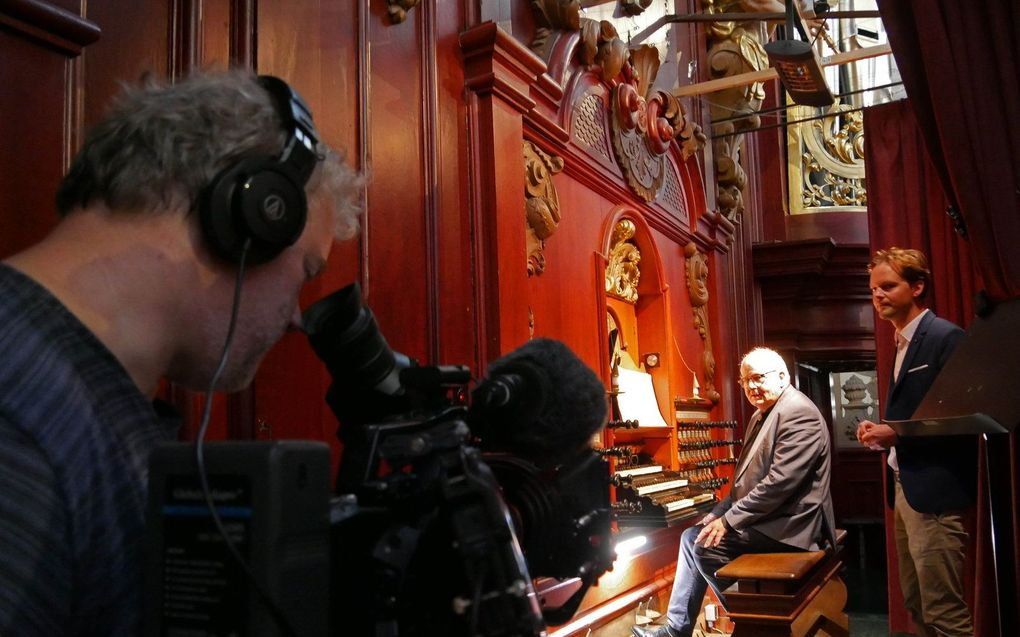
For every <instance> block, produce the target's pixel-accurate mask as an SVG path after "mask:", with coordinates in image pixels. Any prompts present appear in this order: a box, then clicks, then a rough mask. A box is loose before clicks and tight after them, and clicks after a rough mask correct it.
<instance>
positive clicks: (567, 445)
mask: <svg viewBox="0 0 1020 637" xmlns="http://www.w3.org/2000/svg"><path fill="white" fill-rule="evenodd" d="M304 324H305V329H306V332H307V334H308V338H309V340H310V342H311V344H312V347H313V349H314V350H315V352H316V354H317V355H318V356H319V357H320V358H321V359H322V361H323V362H324V363H325V364H326V367H327V369H328V370H329V372H330V374H331V377H332V381H333V382H332V385H331V386H330V388H329V390H328V392H327V395H326V401H327V403H328V404H329V405H330V407H331V408H332V410H333V411H334V413H335V414H336V416H337V418H338V420H339V421H340V427H339V429H338V436H339V438H340V439H341V441H342V443H343V455H342V458H341V462H340V467H339V471H338V473H337V480H336V485H335V493H334V497H333V498H332V500H331V501H330V504H329V505H328V517H329V525H328V534H329V542H328V550H326V551H323V550H322V549H323V546H322V542H319V541H318V540H317V539H312V538H319V537H320V536H321V533H320V532H321V531H323V529H324V528H325V526H324V524H320V522H321V518H322V517H323V516H322V515H320V513H321V512H323V511H325V506H326V505H325V504H323V505H321V506H319V505H309V504H308V501H309V500H313V501H314V500H316V498H317V497H318V496H309V495H308V494H307V491H308V490H309V489H311V490H313V491H314V490H316V489H320V488H321V487H322V485H321V483H320V482H318V481H319V480H320V478H319V476H321V475H322V473H323V462H324V458H325V469H326V471H328V455H323V454H320V456H319V457H318V458H317V460H315V461H311V460H309V462H307V463H305V464H302V461H298V460H295V458H300V457H307V458H311V456H302V455H301V454H300V453H297V452H295V453H291V454H288V453H286V452H283V451H281V450H280V449H277V448H274V447H267V446H265V445H279V444H282V443H261V444H262V445H263V446H262V447H258V445H259V444H260V443H219V445H221V446H220V447H218V445H217V444H216V443H213V444H210V445H209V449H208V465H209V467H210V471H209V473H210V483H212V484H216V483H217V482H216V481H214V480H213V478H218V480H219V483H220V484H225V485H226V487H227V488H224V489H220V491H219V492H218V495H217V496H216V497H215V498H214V500H215V501H216V503H217V508H219V507H220V506H221V505H222V506H223V508H222V509H220V511H221V517H222V513H223V512H224V511H227V512H231V511H233V512H234V513H235V514H236V513H237V511H238V510H241V511H242V513H241V514H237V516H236V518H235V520H234V523H235V526H234V528H232V529H231V530H230V531H229V533H230V534H231V535H232V537H234V539H235V543H237V544H241V545H242V547H243V548H244V549H245V551H244V552H246V553H247V558H246V559H247V561H249V562H251V563H252V568H251V570H252V572H253V573H254V576H253V577H249V579H251V580H253V582H252V583H253V584H254V581H257V580H259V579H260V578H261V579H263V580H264V581H265V582H266V591H267V592H266V593H265V596H266V597H268V598H270V599H274V600H276V602H277V603H274V604H272V605H275V606H278V607H279V608H278V610H274V609H270V610H272V611H273V612H267V611H266V609H265V606H266V604H261V603H260V602H258V601H256V599H255V596H254V594H252V595H251V599H250V600H249V602H248V604H249V605H248V607H247V608H248V609H249V611H250V613H251V614H253V615H258V616H259V617H260V618H266V619H268V617H267V616H268V615H276V619H275V621H270V622H268V626H267V624H266V622H261V621H255V620H251V621H249V622H247V623H246V624H245V626H244V628H243V629H242V632H247V634H259V635H262V634H265V635H276V634H286V632H288V630H289V631H291V632H294V633H296V634H301V635H305V634H306V633H315V634H320V633H323V627H324V626H325V625H326V621H325V617H323V618H322V620H321V621H319V620H318V619H317V618H309V615H310V614H311V615H315V614H316V611H315V610H314V607H315V603H313V602H312V601H310V600H312V599H322V600H326V599H327V597H326V595H325V593H324V592H323V591H322V589H323V588H324V586H323V584H324V583H325V582H324V581H323V576H324V575H325V576H326V579H328V590H329V594H328V609H329V610H328V632H329V634H350V635H359V636H360V635H375V636H377V637H383V636H392V637H398V636H399V637H413V636H419V635H440V634H442V635H454V636H457V635H464V636H469V635H470V636H471V637H475V636H485V637H490V636H491V637H502V636H506V637H516V636H526V637H531V636H538V635H544V634H546V630H545V627H546V624H561V623H564V622H566V621H567V620H568V619H569V618H570V617H572V616H573V614H574V613H575V612H576V610H577V608H578V605H579V604H580V602H581V600H582V598H583V596H584V594H585V593H586V592H587V590H588V588H589V587H590V586H591V585H592V584H594V583H595V582H596V581H597V579H598V578H599V576H601V575H602V574H603V573H604V572H605V571H606V570H608V569H609V567H610V566H611V564H612V562H613V559H614V558H615V554H614V551H613V546H612V539H611V530H610V522H611V507H610V503H609V470H608V466H607V465H606V463H605V461H604V460H603V459H602V458H601V457H600V456H599V455H598V454H596V453H595V452H594V451H592V449H591V445H590V442H591V439H592V436H593V435H594V434H595V433H596V432H597V431H599V430H600V429H601V427H602V426H603V425H604V424H605V419H606V399H605V388H604V387H603V385H602V383H601V381H600V380H599V379H598V377H597V376H596V375H595V374H594V373H593V372H592V371H591V369H589V368H588V367H587V366H586V365H585V364H584V363H582V362H581V361H580V360H579V359H578V358H577V357H576V356H575V355H574V354H573V353H572V352H571V351H570V350H569V349H568V348H567V347H566V346H564V345H563V344H562V343H559V342H557V341H553V340H549V339H536V340H532V341H529V342H528V343H527V344H525V345H524V346H522V347H521V348H519V349H517V350H515V351H513V352H511V353H510V354H508V355H506V356H504V357H503V358H500V359H498V360H497V361H494V362H493V363H492V364H491V365H490V366H489V369H488V374H487V376H486V378H484V379H482V380H481V381H480V382H478V383H477V384H476V386H475V387H474V389H473V390H471V391H469V388H470V384H471V380H472V379H471V374H470V371H469V370H468V368H467V367H464V366H458V365H446V366H419V365H417V364H416V363H415V362H414V361H413V360H411V359H409V358H408V357H406V356H404V355H402V354H399V353H396V352H394V351H393V350H392V349H390V347H389V346H388V345H387V343H386V340H385V338H383V336H382V334H381V333H380V332H379V329H378V326H377V324H376V322H375V319H374V317H373V315H372V312H371V310H369V309H368V308H367V307H365V306H364V305H363V304H362V302H361V295H360V290H359V288H358V286H357V285H352V286H348V287H346V288H344V289H342V290H339V291H337V292H335V293H333V294H332V295H330V296H328V297H326V298H324V299H322V300H321V301H319V302H317V303H315V304H314V305H313V306H311V307H310V308H309V309H308V310H307V311H306V312H305V315H304ZM469 396H470V399H469ZM300 444H303V445H305V446H307V445H309V444H314V443H299V446H300ZM234 447H239V450H237V451H235V450H234ZM253 449H254V450H255V451H253ZM258 449H262V450H263V451H257V450H258ZM160 451H162V450H160ZM302 451H303V450H302ZM241 457H243V458H245V460H238V458H241ZM306 465H307V466H306ZM189 466H190V465H189V462H188V460H187V458H186V457H185V456H184V452H183V451H180V450H178V451H176V452H175V451H173V450H167V451H166V452H165V453H160V452H157V453H156V454H154V457H153V463H152V472H151V473H152V475H151V476H150V494H151V495H150V537H151V539H152V545H151V546H150V555H154V556H156V557H155V558H154V559H155V560H156V562H157V564H156V567H155V568H154V569H152V568H150V578H149V581H150V582H155V584H154V585H153V586H150V589H151V590H150V593H149V597H148V598H149V606H150V608H153V607H154V608H155V609H156V610H155V612H154V613H147V631H149V632H152V633H155V630H156V627H157V626H162V627H166V626H167V625H170V624H173V625H174V626H177V627H190V628H195V627H196V626H197V625H198V624H197V623H196V622H198V621H199V620H196V619H195V618H194V617H195V616H197V615H198V614H203V613H204V614H207V615H208V614H210V613H209V612H207V611H208V609H209V608H211V607H213V606H215V604H212V603H210V604H207V605H206V607H205V610H202V609H199V610H200V611H201V612H196V611H195V608H194V607H189V613H190V615H191V616H192V617H191V619H188V618H186V617H185V618H182V614H181V613H180V612H177V611H175V610H174V609H173V606H174V604H177V603H178V602H177V601H176V600H179V599H180V598H181V597H184V596H183V595H181V594H180V590H182V589H183V588H185V585H187V586H191V585H192V584H191V583H190V582H186V581H185V582H183V583H181V582H173V583H172V586H173V587H174V590H175V591H177V592H175V593H174V594H173V596H171V597H172V599H171V598H168V593H167V590H169V587H170V586H171V584H168V583H167V580H166V578H167V577H168V576H173V574H174V571H171V570H168V567H167V563H168V559H170V558H172V559H173V563H174V564H175V565H180V564H185V563H187V562H189V560H185V559H182V558H183V557H184V556H185V554H187V555H188V556H193V555H199V556H200V558H201V560H205V559H206V557H201V556H202V555H206V556H207V555H208V551H207V552H206V553H205V554H202V553H200V552H196V551H195V550H192V548H189V547H191V546H194V545H196V544H198V540H197V539H196V538H199V537H202V538H204V539H205V540H206V545H208V543H209V542H210V541H212V542H213V544H215V541H214V539H215V538H212V537H211V536H212V534H211V533H210V532H209V531H208V526H205V527H202V528H205V529H206V531H205V535H203V536H199V535H195V534H196V531H194V529H192V528H191V527H188V529H187V533H186V534H185V535H188V534H190V535H189V537H190V539H189V540H188V542H190V544H188V542H185V541H178V540H173V538H174V537H175V536H177V535H180V534H179V533H176V531H174V529H176V528H179V526H180V521H179V520H176V519H171V518H172V517H173V514H174V512H180V511H185V512H187V511H192V512H193V511H194V506H192V507H191V509H189V508H188V506H184V507H182V504H184V505H187V504H188V503H186V502H184V503H182V502H179V501H172V502H171V501H170V500H171V498H174V497H177V495H178V494H180V493H183V494H186V495H188V494H191V495H193V491H194V490H193V489H190V490H189V488H188V487H190V486H192V482H193V481H192V482H189V476H188V475H187V472H188V470H189ZM217 466H218V467H219V468H218V469H217ZM238 474H242V477H243V475H247V474H251V476H252V479H251V480H250V481H249V482H245V481H243V480H241V481H240V482H239V476H238ZM302 475H303V476H304V478H301V477H300V476H302ZM266 476H269V478H267V477H266ZM309 476H314V478H312V479H311V481H309ZM267 480H268V481H269V482H273V484H272V485H269V484H266V483H267ZM327 480H328V479H327ZM249 483H250V484H251V485H252V486H251V488H250V489H248V490H247V491H245V490H244V489H243V488H237V487H238V485H239V484H242V485H243V484H249ZM313 483H314V484H313ZM295 485H304V486H303V487H302V488H303V489H304V491H305V493H304V495H299V494H297V493H295V494H293V495H291V494H290V491H291V490H295V489H297V487H296V486H295ZM281 490H282V491H283V492H282V493H281V492H280V491H281ZM235 493H242V494H243V498H242V500H243V501H242V500H238V501H237V502H235V501H234V500H231V498H236V497H241V496H234V495H232V494H235ZM316 493H319V492H318V491H316ZM260 494H261V495H260ZM302 498H303V499H302ZM260 502H265V503H266V504H265V505H260V504H259V503H260ZM297 502H304V503H305V504H302V505H300V506H298V505H297V504H295V503H297ZM168 503H169V505H171V506H168ZM239 503H240V506H238V504H239ZM246 503H247V504H246ZM245 507H248V508H247V509H246V508H245ZM260 509H264V510H266V511H268V512H269V514H270V515H271V516H272V517H273V518H274V519H272V520H269V521H268V522H266V521H265V520H264V518H265V517H266V516H265V515H262V516H260V515H259V510H260ZM246 510H247V511H250V513H249V514H248V515H250V517H251V521H250V522H249V523H247V524H245V523H244V520H245V519H246V518H245V514H244V513H243V511H246ZM307 511H311V512H312V513H311V515H310V516H308V515H307V513H306V512H307ZM168 512H169V513H168ZM303 516H304V517H307V518H308V522H307V524H304V525H302V524H301V523H300V521H299V519H298V518H300V517H303ZM154 518H155V521H154ZM275 518H284V519H286V520H287V522H286V524H288V525H289V527H290V528H291V529H292V531H290V532H284V531H282V530H281V529H280V524H281V523H280V522H279V521H278V520H276V519H275ZM260 519H261V520H262V522H259V520H260ZM192 523H194V522H193V521H192ZM260 524H261V526H260ZM297 527H302V528H304V529H305V530H304V531H301V532H298V531H297V530H296V529H297ZM260 529H261V530H260ZM284 536H287V537H284ZM182 547H184V548H182ZM324 553H328V564H329V567H328V574H326V573H325V569H324V568H323V565H322V564H321V559H320V558H321V557H322V556H323V554H324ZM168 556H169V557H168ZM201 560H199V561H198V562H196V561H195V560H190V562H192V563H196V564H200V565H201V564H205V562H202V561H201ZM223 561H224V564H223V568H222V569H217V570H216V573H217V576H216V578H217V580H218V581H220V580H222V581H226V580H227V579H228V578H227V577H225V576H224V577H220V576H219V573H221V571H222V573H225V574H229V573H234V571H236V568H235V569H232V567H230V565H228V564H226V562H227V561H229V560H226V558H224V560H223ZM152 562H153V559H150V564H151V563H152ZM174 568H178V566H175V567H174ZM203 568H205V567H203ZM168 574H169V575H168ZM234 574H235V575H236V573H234ZM188 575H189V577H190V576H191V574H190V572H189V573H188ZM536 578H553V579H556V580H574V581H575V586H576V590H575V592H574V593H573V594H572V595H571V596H570V597H569V599H567V601H565V602H564V603H562V604H561V605H559V606H558V607H556V608H551V607H544V604H543V603H542V599H541V596H540V595H539V594H538V593H536V590H535V585H534V582H535V579H536ZM575 578H576V580H575ZM206 579H207V580H210V579H212V578H211V577H210V578H206ZM244 584H246V583H245V582H240V583H239V584H238V586H236V587H235V586H232V585H230V584H224V585H223V586H222V587H221V588H222V593H223V595H225V596H226V597H228V598H231V599H234V600H235V601H236V602H237V603H236V604H235V606H234V608H236V611H234V612H240V613H243V610H241V609H242V608H243V606H244V604H243V603H242V600H238V597H239V596H241V597H243V594H241V593H238V592H237V591H238V590H246V588H240V587H242V586H243V585H244ZM168 599H171V601H172V602H173V603H171V604H170V607H171V610H170V611H168V610H167V608H168ZM178 610H179V609H178ZM214 614H215V613H214ZM325 614H326V613H324V615H325ZM152 615H155V616H156V619H157V620H158V621H151V620H150V619H151V616H152ZM229 615H230V613H228V612H226V611H224V612H220V613H219V614H218V615H217V618H216V621H215V622H211V623H215V624H216V625H217V628H216V630H215V631H210V632H208V633H206V634H217V635H218V634H230V632H229V630H225V629H223V626H224V624H225V623H229ZM189 622H190V623H189ZM275 624H280V625H283V626H288V625H289V626H291V627H297V629H294V628H288V629H281V631H280V632H276V631H275V630H274V629H273V628H272V626H274V625H275ZM255 626H263V628H255ZM163 634H167V633H165V632H163ZM189 634H191V633H189ZM196 634H201V633H196Z"/></svg>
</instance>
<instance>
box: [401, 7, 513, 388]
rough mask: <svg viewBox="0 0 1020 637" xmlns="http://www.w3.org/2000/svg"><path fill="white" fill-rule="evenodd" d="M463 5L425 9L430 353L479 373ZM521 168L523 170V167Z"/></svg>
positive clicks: (440, 361) (477, 310)
mask: <svg viewBox="0 0 1020 637" xmlns="http://www.w3.org/2000/svg"><path fill="white" fill-rule="evenodd" d="M463 4H464V3H442V10H438V9H439V3H436V5H435V8H433V6H431V5H430V6H428V7H420V8H423V9H427V10H426V11H425V15H426V17H428V18H429V19H430V20H431V23H432V25H433V26H432V30H433V31H434V32H435V60H434V61H432V62H431V63H430V64H429V65H428V66H429V67H430V69H431V71H430V72H432V73H434V75H435V77H434V90H435V92H436V99H435V103H434V104H433V106H432V108H433V109H434V111H435V112H434V115H433V118H434V123H433V125H432V129H431V136H430V139H428V143H429V144H430V145H431V147H430V150H429V153H430V156H431V157H433V158H434V164H435V165H434V167H433V169H432V172H431V178H430V179H429V180H428V183H427V187H428V188H429V189H431V191H432V197H433V202H434V204H433V205H434V210H435V226H436V228H435V237H436V246H437V251H438V254H437V255H436V257H435V263H436V269H437V272H436V280H435V282H434V283H433V289H432V293H433V294H434V295H435V296H436V297H437V298H436V299H434V300H433V304H434V306H435V307H434V314H435V319H434V321H433V329H434V332H435V338H437V339H438V349H437V350H436V351H435V352H434V355H435V360H434V361H432V362H439V363H457V364H474V365H475V370H476V371H478V369H479V367H480V365H479V364H478V363H479V362H480V361H477V360H476V358H475V357H476V355H477V353H478V352H479V351H480V348H478V347H477V342H476V330H475V320H476V317H477V316H479V315H480V310H479V308H478V307H477V306H476V305H475V303H474V294H473V293H472V286H473V283H474V276H475V272H474V261H473V258H472V251H471V249H470V246H471V243H472V223H471V221H472V219H471V216H470V215H469V214H466V211H468V210H469V201H470V199H469V188H468V186H467V184H468V179H469V175H471V174H472V173H473V172H474V169H473V167H472V164H471V163H470V160H469V158H468V130H467V127H466V126H465V125H464V122H466V121H467V119H468V115H467V113H468V105H467V102H466V100H465V96H464V83H465V75H464V65H463V63H462V61H461V49H460V41H459V37H458V34H459V32H460V30H461V29H462V28H463V25H464V24H465V22H466V20H467V18H466V16H465V15H464V14H465V13H466V10H465V9H464V8H463ZM522 170H523V167H522Z"/></svg>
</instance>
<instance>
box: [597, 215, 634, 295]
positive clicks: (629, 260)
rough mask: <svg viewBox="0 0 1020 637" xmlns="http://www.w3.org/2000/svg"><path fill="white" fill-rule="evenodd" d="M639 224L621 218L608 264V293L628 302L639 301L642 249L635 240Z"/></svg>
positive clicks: (610, 246)
mask: <svg viewBox="0 0 1020 637" xmlns="http://www.w3.org/2000/svg"><path fill="white" fill-rule="evenodd" d="M635 232H637V226H635V225H634V222H633V221H631V220H630V219H621V220H620V221H618V222H617V223H616V226H615V227H614V228H613V236H612V237H611V239H610V245H609V264H608V265H607V266H606V294H609V295H610V296H614V297H616V298H618V299H620V300H621V301H626V302H627V303H637V300H638V290H637V289H638V283H640V282H641V250H639V249H638V247H637V245H636V244H635V243H634V242H633V239H634V233H635Z"/></svg>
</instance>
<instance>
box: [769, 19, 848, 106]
mask: <svg viewBox="0 0 1020 637" xmlns="http://www.w3.org/2000/svg"><path fill="white" fill-rule="evenodd" d="M793 11H794V9H793V0H786V39H784V40H775V41H774V42H769V43H768V44H766V45H765V53H766V54H767V55H768V56H769V64H770V65H771V66H772V68H774V69H775V70H776V74H777V75H779V81H780V82H782V83H783V88H785V89H786V92H787V93H788V94H789V95H790V99H791V100H793V102H794V103H795V104H803V105H804V106H829V105H831V104H832V103H833V102H834V101H835V98H833V97H832V92H831V91H830V90H829V85H828V84H826V83H825V74H824V73H823V72H822V63H821V61H820V60H819V59H818V56H817V54H815V50H814V48H813V47H812V46H811V45H810V44H808V43H807V42H803V41H801V40H794V39H792V38H793Z"/></svg>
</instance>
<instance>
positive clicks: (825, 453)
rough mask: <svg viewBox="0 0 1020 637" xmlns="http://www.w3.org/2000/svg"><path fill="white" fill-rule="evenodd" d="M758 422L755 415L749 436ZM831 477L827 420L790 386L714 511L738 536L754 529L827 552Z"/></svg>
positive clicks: (831, 525)
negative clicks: (742, 531)
mask: <svg viewBox="0 0 1020 637" xmlns="http://www.w3.org/2000/svg"><path fill="white" fill-rule="evenodd" d="M760 417H761V413H760V412H755V414H754V416H752V418H751V425H749V426H748V428H747V431H748V432H750V431H751V428H752V426H753V424H754V423H755V422H756V421H757V419H758V418H760ZM745 446H746V445H745ZM830 472H831V453H830V446H829V428H828V426H827V425H826V423H825V419H824V418H822V414H821V413H819V411H818V408H817V407H815V405H814V403H812V402H811V400H810V399H809V398H808V397H807V396H805V395H804V394H802V393H800V391H798V390H797V389H796V388H795V387H793V386H792V385H791V386H789V387H787V388H786V389H785V390H783V393H782V394H780V396H779V400H778V401H776V404H775V405H774V406H773V407H772V409H771V410H770V411H769V412H768V413H767V416H766V417H765V421H764V422H763V423H762V425H761V427H760V429H759V431H758V435H757V436H756V437H755V439H754V440H753V441H750V446H749V447H747V448H746V449H745V450H744V451H742V452H741V456H740V461H739V462H738V464H737V465H736V469H735V473H734V478H733V486H732V488H731V489H730V494H729V496H727V497H726V498H725V499H724V500H723V501H722V502H720V503H719V504H718V505H717V506H716V507H715V509H713V511H712V512H713V513H714V514H715V515H722V516H723V517H724V518H725V521H726V523H727V524H728V525H729V526H730V528H732V529H734V530H736V531H741V530H744V529H747V528H753V529H755V530H756V531H758V532H760V533H763V534H765V535H767V536H769V537H771V538H773V539H775V540H778V541H780V542H783V543H785V544H789V545H790V546H795V547H798V548H802V549H805V550H809V551H815V550H818V549H821V548H824V547H825V545H826V543H828V544H830V545H831V544H834V542H833V537H834V529H835V519H834V517H833V513H832V496H831V494H830V492H829V478H830Z"/></svg>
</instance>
